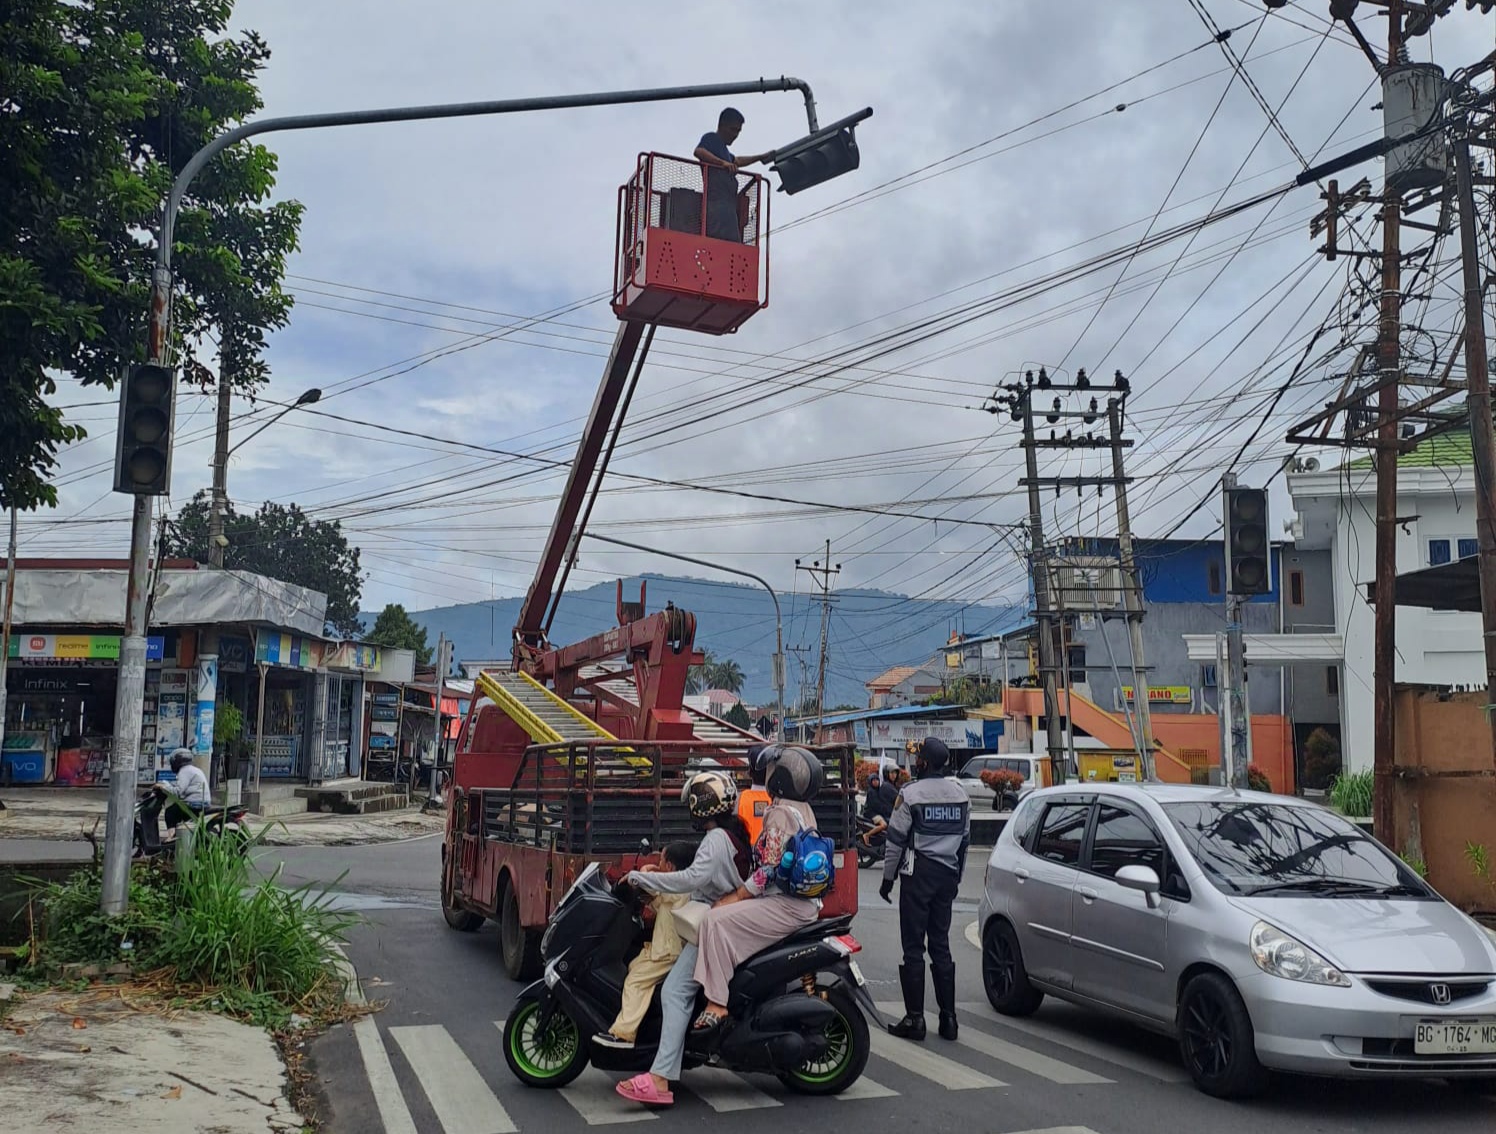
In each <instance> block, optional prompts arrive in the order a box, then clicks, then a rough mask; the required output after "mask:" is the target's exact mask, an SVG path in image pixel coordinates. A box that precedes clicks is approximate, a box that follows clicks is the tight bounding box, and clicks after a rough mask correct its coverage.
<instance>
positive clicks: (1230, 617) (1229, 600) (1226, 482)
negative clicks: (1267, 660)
mask: <svg viewBox="0 0 1496 1134" xmlns="http://www.w3.org/2000/svg"><path fill="white" fill-rule="evenodd" d="M1235 487H1236V474H1235V473H1229V472H1228V473H1226V474H1225V475H1224V476H1222V477H1221V499H1222V501H1223V502H1224V503H1225V507H1226V511H1227V515H1226V522H1225V531H1226V650H1225V660H1226V680H1225V681H1224V682H1220V681H1218V684H1219V685H1220V687H1221V689H1222V690H1223V691H1224V693H1225V697H1224V701H1225V704H1224V705H1223V706H1222V708H1223V709H1225V712H1223V713H1221V714H1220V715H1221V718H1222V720H1221V724H1222V728H1221V733H1222V735H1221V780H1222V782H1224V783H1226V784H1229V785H1231V786H1232V787H1238V788H1240V787H1246V786H1247V765H1248V764H1249V763H1250V762H1251V755H1250V753H1249V751H1248V745H1249V742H1250V730H1251V727H1252V719H1251V717H1250V716H1249V715H1248V709H1247V650H1246V642H1245V641H1244V639H1243V637H1242V624H1241V608H1242V598H1241V596H1240V595H1238V594H1236V593H1234V591H1233V590H1232V586H1231V582H1232V580H1231V542H1230V541H1231V517H1230V508H1231V505H1230V500H1231V490H1232V489H1233V488H1235ZM1268 553H1269V554H1271V548H1269V552H1268Z"/></svg>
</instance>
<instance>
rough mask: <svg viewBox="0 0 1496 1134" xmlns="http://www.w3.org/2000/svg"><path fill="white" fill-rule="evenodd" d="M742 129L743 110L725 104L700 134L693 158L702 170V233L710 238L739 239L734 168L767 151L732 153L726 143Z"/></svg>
mask: <svg viewBox="0 0 1496 1134" xmlns="http://www.w3.org/2000/svg"><path fill="white" fill-rule="evenodd" d="M742 132H743V114H742V112H741V111H739V110H735V109H733V108H732V107H730V106H729V107H728V108H727V109H726V110H724V111H723V112H722V113H721V114H720V115H718V116H717V128H716V129H715V130H711V131H708V132H707V133H705V134H703V135H702V136H701V141H699V142H697V143H696V153H695V158H696V160H697V161H699V162H701V163H702V164H703V165H705V166H706V167H707V170H706V179H707V180H706V234H707V236H709V237H711V238H712V239H713V240H731V241H732V242H733V243H734V244H741V243H742V241H743V226H742V223H741V221H740V220H739V218H738V170H739V169H741V168H742V167H743V166H745V165H755V164H757V163H758V162H761V161H764V160H766V159H767V158H768V157H769V156H770V155H769V154H754V155H753V156H752V157H735V156H734V155H733V152H732V151H731V150H730V149H728V146H730V145H732V143H733V142H735V141H737V138H738V135H739V134H741V133H742Z"/></svg>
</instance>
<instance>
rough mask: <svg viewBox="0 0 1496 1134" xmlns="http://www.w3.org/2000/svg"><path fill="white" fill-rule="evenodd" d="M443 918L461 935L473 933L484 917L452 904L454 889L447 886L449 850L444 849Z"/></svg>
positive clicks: (442, 881)
mask: <svg viewBox="0 0 1496 1134" xmlns="http://www.w3.org/2000/svg"><path fill="white" fill-rule="evenodd" d="M441 894H442V917H444V918H446V920H447V924H448V925H450V926H451V927H452V928H453V929H455V930H457V932H459V933H473V932H475V931H476V930H477V929H478V927H479V926H481V925H482V924H483V915H482V914H475V913H473V912H472V911H471V910H465V909H463V908H462V907H461V906H457V905H454V904H453V902H452V889H451V887H450V886H449V885H448V884H447V850H446V848H445V847H443V848H442V880H441Z"/></svg>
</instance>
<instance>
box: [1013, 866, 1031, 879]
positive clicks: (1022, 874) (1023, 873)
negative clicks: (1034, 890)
mask: <svg viewBox="0 0 1496 1134" xmlns="http://www.w3.org/2000/svg"><path fill="white" fill-rule="evenodd" d="M1013 877H1014V878H1016V879H1018V881H1020V882H1027V881H1028V880H1029V872H1028V871H1027V870H1025V869H1023V867H1021V866H1020V867H1019V868H1018V869H1017V870H1015V871H1013Z"/></svg>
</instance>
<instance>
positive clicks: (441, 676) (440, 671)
mask: <svg viewBox="0 0 1496 1134" xmlns="http://www.w3.org/2000/svg"><path fill="white" fill-rule="evenodd" d="M448 665H449V662H448V660H447V633H446V631H445V630H444V631H442V632H441V633H440V634H438V635H437V636H436V751H435V752H433V753H432V756H431V782H430V783H429V784H427V785H426V798H427V799H435V798H436V793H437V790H438V787H439V784H438V780H439V778H440V776H441V768H442V754H443V751H444V749H445V748H446V746H447V730H446V729H445V728H443V727H442V693H443V692H444V690H445V687H446V677H447V669H448Z"/></svg>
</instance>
